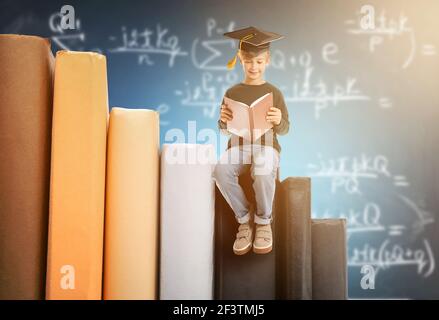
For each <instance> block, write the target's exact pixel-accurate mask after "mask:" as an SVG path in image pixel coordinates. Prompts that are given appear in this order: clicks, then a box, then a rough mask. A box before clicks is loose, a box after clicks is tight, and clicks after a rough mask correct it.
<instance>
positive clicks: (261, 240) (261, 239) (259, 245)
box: [253, 224, 273, 254]
mask: <svg viewBox="0 0 439 320" xmlns="http://www.w3.org/2000/svg"><path fill="white" fill-rule="evenodd" d="M272 248H273V234H272V232H271V225H270V224H265V225H264V224H257V225H256V233H255V241H254V242H253V252H254V253H259V254H264V253H269V252H270V251H271V250H272Z"/></svg>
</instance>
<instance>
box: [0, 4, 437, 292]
mask: <svg viewBox="0 0 439 320" xmlns="http://www.w3.org/2000/svg"><path fill="white" fill-rule="evenodd" d="M64 4H65V3H64V2H63V1H38V2H35V1H34V2H31V1H19V0H13V1H12V0H7V1H2V2H1V9H0V32H1V33H21V34H35V35H40V36H45V37H48V38H50V39H51V41H52V48H53V51H54V52H56V51H58V50H61V49H69V50H79V51H98V52H102V53H104V54H105V55H106V56H107V61H108V79H109V98H110V105H111V106H119V107H127V108H153V109H156V110H158V111H159V112H160V118H161V143H164V142H172V141H173V140H175V137H176V136H177V134H176V133H178V132H183V133H184V134H185V136H186V137H187V139H188V141H186V142H197V143H204V142H205V140H206V137H209V133H210V132H211V131H212V130H217V119H218V115H219V105H220V102H221V98H222V96H223V94H224V92H225V90H226V89H227V88H228V87H230V86H232V85H234V84H236V83H238V82H241V81H242V80H243V72H242V68H241V66H240V64H239V63H238V64H237V66H236V68H235V69H234V70H233V71H229V70H227V68H226V63H227V61H228V60H229V59H231V58H232V57H233V55H234V54H235V52H236V45H237V44H236V43H235V42H233V41H231V40H228V39H225V38H224V37H223V36H222V34H223V33H224V32H227V31H230V30H233V29H237V28H240V27H247V26H256V27H260V28H262V29H264V30H269V31H273V32H277V33H281V34H283V35H285V39H283V40H280V41H277V42H275V43H273V46H272V50H271V55H272V61H271V64H270V66H269V67H268V69H267V72H266V77H265V79H266V80H267V81H268V82H270V83H272V84H274V85H276V86H277V87H278V88H280V89H281V91H282V92H283V94H284V97H285V100H286V103H287V107H288V110H289V115H290V122H291V127H290V132H289V134H288V135H286V136H280V137H279V141H280V144H281V145H282V153H281V170H280V174H281V178H282V179H284V178H286V177H288V176H310V177H311V178H312V215H313V218H324V217H346V218H347V219H348V256H349V257H348V258H349V259H348V263H349V269H348V270H349V297H350V298H398V299H406V298H408V299H421V298H428V299H433V298H436V299H437V298H439V274H438V272H437V270H436V265H435V264H436V259H437V258H438V257H439V228H438V223H437V221H436V220H437V216H438V209H439V161H438V156H439V126H438V125H437V123H438V120H439V60H438V51H439V31H438V30H439V26H438V22H437V21H438V20H437V17H438V15H439V1H436V0H420V1H411V0H404V1H402V0H401V1H396V0H386V1H378V0H374V1H368V2H367V6H366V7H364V6H365V5H366V3H365V2H364V1H343V0H331V1H323V0H320V1H317V0H313V1H309V0H308V1H305V0H301V1H299V0H297V1H292V0H288V1H276V0H271V1H265V0H262V1H260V0H252V1H189V0H179V1H149V0H148V1H136V0H131V1H103V0H100V1H70V2H69V4H70V5H71V6H72V7H73V8H74V10H75V29H69V30H66V29H62V28H61V27H60V21H61V16H60V13H59V12H60V9H61V7H62V6H63V5H64ZM366 13H367V15H366ZM372 13H373V15H372ZM372 16H373V19H372V20H371V19H370V17H372ZM365 17H366V18H365ZM367 17H368V18H369V21H368V22H369V23H371V21H372V23H373V24H374V28H365V27H364V23H365V21H366V20H367ZM366 22H367V21H366ZM17 58H18V57H17ZM0 72H1V71H0ZM217 139H219V140H218V144H217V150H218V153H219V152H222V151H223V150H224V148H225V142H226V140H227V137H226V136H220V138H217ZM364 266H366V267H364ZM373 273H375V274H374V276H375V277H374V280H375V282H374V283H373V281H372V282H371V279H373V277H371V276H372V275H373ZM365 277H366V278H367V279H368V281H366V282H365V281H364V280H365V279H366V278H365ZM365 284H367V285H366V286H365Z"/></svg>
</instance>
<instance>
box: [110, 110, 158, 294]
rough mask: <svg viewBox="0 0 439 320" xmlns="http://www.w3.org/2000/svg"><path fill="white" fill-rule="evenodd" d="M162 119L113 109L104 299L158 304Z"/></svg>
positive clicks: (152, 113) (142, 112)
mask: <svg viewBox="0 0 439 320" xmlns="http://www.w3.org/2000/svg"><path fill="white" fill-rule="evenodd" d="M159 140H160V138H159V114H158V113H157V112H156V111H154V110H147V109H125V108H115V107H113V108H112V109H111V113H110V125H109V129H108V150H107V185H106V212H105V254H104V257H105V258H104V299H111V300H114V299H117V300H120V299H130V300H133V299H156V298H157V275H158V241H159V239H158V220H159V149H160V142H159Z"/></svg>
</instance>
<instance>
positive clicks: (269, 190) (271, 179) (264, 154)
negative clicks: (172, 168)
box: [213, 144, 280, 224]
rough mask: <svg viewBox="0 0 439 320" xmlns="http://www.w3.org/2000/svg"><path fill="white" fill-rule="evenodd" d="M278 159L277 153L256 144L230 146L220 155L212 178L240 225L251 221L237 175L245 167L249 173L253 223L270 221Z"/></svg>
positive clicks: (267, 222) (267, 147) (269, 147)
mask: <svg viewBox="0 0 439 320" xmlns="http://www.w3.org/2000/svg"><path fill="white" fill-rule="evenodd" d="M279 160H280V159H279V152H278V151H277V150H276V149H274V148H273V147H271V146H264V145H257V144H255V145H252V144H248V145H240V146H233V147H231V148H230V149H228V150H227V151H225V152H224V153H223V154H222V155H221V158H220V160H219V162H218V163H217V164H216V166H215V170H214V172H213V178H214V180H215V182H216V185H217V186H218V189H219V190H220V191H221V193H222V195H223V196H224V199H225V200H226V201H227V203H228V204H229V205H230V207H231V208H232V210H233V212H234V213H235V217H236V220H237V221H238V222H239V223H246V222H248V221H249V220H250V219H251V218H252V217H251V213H250V212H249V209H250V207H249V203H248V201H247V198H246V196H245V194H244V191H243V190H242V187H241V186H240V185H239V182H238V177H239V175H240V174H241V173H242V172H244V171H245V170H246V169H248V168H249V169H250V170H251V176H252V178H253V189H254V191H255V198H256V207H257V210H256V212H255V215H254V222H255V223H257V224H270V223H271V222H272V207H273V200H274V191H275V187H276V178H277V177H276V175H277V169H278V167H279Z"/></svg>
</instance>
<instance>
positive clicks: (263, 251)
mask: <svg viewBox="0 0 439 320" xmlns="http://www.w3.org/2000/svg"><path fill="white" fill-rule="evenodd" d="M272 249H273V246H272V245H271V246H269V247H266V248H258V247H255V246H253V252H254V253H257V254H266V253H269V252H271V250H272Z"/></svg>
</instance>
